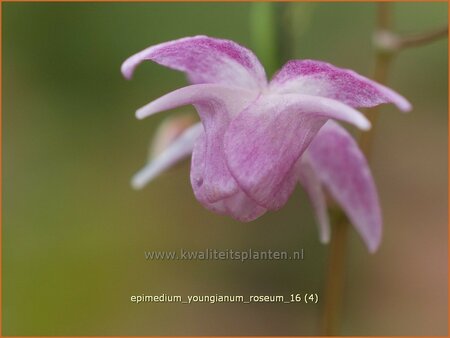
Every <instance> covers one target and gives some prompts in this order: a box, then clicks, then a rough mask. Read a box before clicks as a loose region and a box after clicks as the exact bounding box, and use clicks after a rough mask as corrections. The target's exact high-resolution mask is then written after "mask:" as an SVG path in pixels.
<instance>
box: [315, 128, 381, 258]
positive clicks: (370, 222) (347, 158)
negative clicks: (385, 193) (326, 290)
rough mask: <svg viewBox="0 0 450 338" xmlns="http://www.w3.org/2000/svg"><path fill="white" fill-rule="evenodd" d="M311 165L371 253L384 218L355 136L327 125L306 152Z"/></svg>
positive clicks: (367, 166) (379, 239) (367, 167)
mask: <svg viewBox="0 0 450 338" xmlns="http://www.w3.org/2000/svg"><path fill="white" fill-rule="evenodd" d="M307 154H308V162H309V163H310V165H311V167H312V168H313V169H314V171H315V174H316V175H317V176H318V177H319V178H320V180H321V182H322V183H323V184H324V185H325V186H326V187H327V188H328V189H329V191H330V193H331V194H332V196H333V197H334V199H335V200H336V201H337V202H338V203H339V204H340V206H341V207H342V209H343V210H344V211H345V213H346V214H347V216H348V218H349V219H350V221H351V222H352V224H353V225H354V226H355V228H356V230H357V231H358V232H359V234H360V235H361V237H362V239H363V240H364V242H365V244H366V245H367V247H368V248H369V251H370V252H374V251H376V250H377V248H378V246H379V244H380V241H381V232H382V219H381V210H380V206H379V202H378V194H377V190H376V186H375V183H374V180H373V177H372V174H371V172H370V169H369V165H368V163H367V161H366V159H365V157H364V155H363V154H362V152H361V150H360V149H359V148H358V145H357V143H356V142H355V140H354V139H353V138H352V136H351V135H350V134H349V133H348V132H347V131H346V130H345V129H344V128H342V127H340V126H339V125H338V124H336V123H334V122H333V121H329V122H327V123H326V124H325V125H324V126H323V128H322V129H321V130H320V131H319V133H318V134H317V136H316V137H315V138H314V140H313V142H311V144H310V146H309V147H308V149H307Z"/></svg>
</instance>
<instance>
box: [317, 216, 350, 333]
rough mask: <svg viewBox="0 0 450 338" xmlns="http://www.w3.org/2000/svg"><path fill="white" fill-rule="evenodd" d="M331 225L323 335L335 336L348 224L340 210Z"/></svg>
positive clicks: (343, 272) (341, 292)
mask: <svg viewBox="0 0 450 338" xmlns="http://www.w3.org/2000/svg"><path fill="white" fill-rule="evenodd" d="M332 224H333V227H334V229H333V236H332V237H331V242H330V251H329V264H328V271H327V275H328V278H327V280H326V286H325V312H324V317H323V334H324V335H325V336H336V335H338V332H339V323H340V315H341V307H342V295H343V289H344V279H345V271H344V270H345V269H344V268H345V252H346V250H345V248H346V244H347V232H348V228H349V224H348V221H347V218H346V217H345V215H344V214H343V213H342V211H341V210H338V209H336V211H335V217H334V221H333V222H332Z"/></svg>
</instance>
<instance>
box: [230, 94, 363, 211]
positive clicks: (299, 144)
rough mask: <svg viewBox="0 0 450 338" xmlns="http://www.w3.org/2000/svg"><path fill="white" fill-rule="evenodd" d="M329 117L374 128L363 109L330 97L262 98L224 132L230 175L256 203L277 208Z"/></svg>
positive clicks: (293, 182)
mask: <svg viewBox="0 0 450 338" xmlns="http://www.w3.org/2000/svg"><path fill="white" fill-rule="evenodd" d="M328 118H335V119H341V120H344V121H347V122H350V123H353V124H355V125H357V126H358V127H360V128H365V129H366V128H368V127H369V126H370V123H369V122H368V120H367V119H366V118H365V117H364V115H362V114H361V113H360V112H358V111H356V110H354V109H353V108H351V107H349V106H347V105H345V104H342V103H340V102H337V101H334V100H331V99H327V98H321V97H315V96H309V95H296V94H293V95H292V94H286V95H263V96H261V97H260V98H259V99H258V100H257V101H256V102H254V103H253V104H251V105H250V106H249V107H248V108H247V109H245V110H244V111H242V112H241V113H240V114H239V115H238V116H237V117H236V118H234V119H233V120H232V122H231V124H230V126H229V128H228V130H227V132H226V134H225V141H224V147H225V156H226V161H227V164H228V168H229V169H230V171H231V174H232V175H233V177H234V178H235V179H236V181H237V182H238V184H239V186H240V187H241V188H242V189H243V190H244V191H245V192H246V194H247V195H248V196H249V197H250V198H251V199H253V200H254V201H255V202H256V203H258V204H259V205H261V206H263V207H265V208H267V209H269V210H276V209H279V208H280V207H281V206H283V205H284V204H285V203H286V201H287V199H288V198H289V195H290V193H291V192H292V190H293V188H294V186H295V182H296V180H293V179H290V177H291V175H290V173H291V172H292V170H293V165H294V164H295V162H296V161H297V160H298V158H299V157H300V155H301V154H302V153H303V151H304V150H305V149H306V147H307V146H308V145H309V143H310V142H311V140H312V139H313V137H314V136H315V134H316V133H317V132H318V131H319V129H320V127H322V125H323V124H324V123H325V122H326V121H327V119H328ZM286 182H290V183H286ZM280 189H282V191H281V192H280Z"/></svg>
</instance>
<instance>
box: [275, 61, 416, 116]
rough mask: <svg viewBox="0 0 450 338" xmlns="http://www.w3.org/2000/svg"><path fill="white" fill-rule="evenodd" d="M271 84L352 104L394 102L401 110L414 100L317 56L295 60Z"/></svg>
mask: <svg viewBox="0 0 450 338" xmlns="http://www.w3.org/2000/svg"><path fill="white" fill-rule="evenodd" d="M270 88H271V90H272V91H273V92H276V93H299V94H309V95H317V96H323V97H328V98H331V99H335V100H337V101H340V102H343V103H346V104H348V105H350V106H352V107H373V106H376V105H379V104H381V103H393V104H395V105H396V106H397V107H398V108H399V109H400V110H402V111H409V110H411V104H410V103H409V102H408V101H407V100H406V99H405V98H404V97H403V96H401V95H399V94H397V93H396V92H394V91H393V90H391V89H389V88H387V87H385V86H383V85H381V84H379V83H376V82H374V81H372V80H369V79H367V78H365V77H364V76H361V75H359V74H357V73H355V72H354V71H352V70H348V69H342V68H337V67H335V66H333V65H331V64H329V63H326V62H321V61H314V60H292V61H289V62H288V63H286V64H285V65H284V66H283V68H282V69H281V70H280V71H279V72H278V73H277V74H276V75H275V76H274V78H273V79H272V81H271V82H270Z"/></svg>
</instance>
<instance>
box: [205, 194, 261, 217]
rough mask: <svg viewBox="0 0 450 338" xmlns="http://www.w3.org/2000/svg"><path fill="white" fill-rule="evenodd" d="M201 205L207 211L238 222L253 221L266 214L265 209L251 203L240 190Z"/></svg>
mask: <svg viewBox="0 0 450 338" xmlns="http://www.w3.org/2000/svg"><path fill="white" fill-rule="evenodd" d="M202 204H203V206H204V207H205V208H206V209H208V210H211V211H213V212H215V213H217V214H221V215H227V216H230V217H232V218H234V219H235V220H237V221H239V222H250V221H254V220H255V219H257V218H259V217H260V216H262V215H263V214H265V213H266V212H267V209H265V208H263V207H261V206H259V205H258V204H256V203H255V202H253V201H252V200H251V199H250V198H248V197H247V195H245V193H244V192H243V191H242V190H239V191H238V192H237V193H236V194H234V195H232V196H229V197H227V198H224V199H222V200H220V201H217V202H214V203H202Z"/></svg>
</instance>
